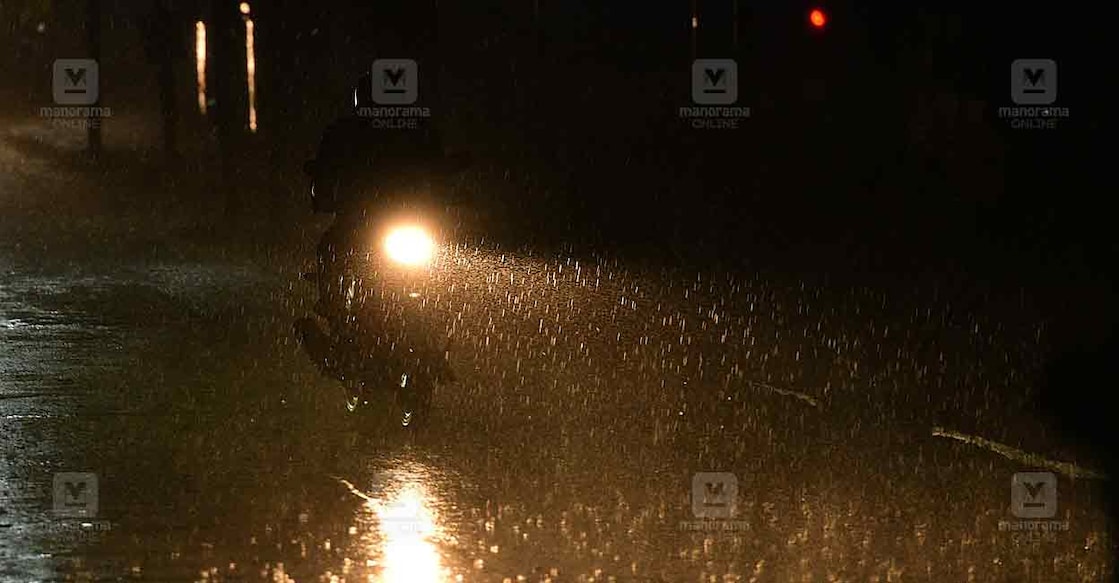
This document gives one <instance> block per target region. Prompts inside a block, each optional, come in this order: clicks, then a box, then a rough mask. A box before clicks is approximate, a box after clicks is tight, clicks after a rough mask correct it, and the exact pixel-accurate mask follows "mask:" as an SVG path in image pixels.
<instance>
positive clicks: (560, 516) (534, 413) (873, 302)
mask: <svg viewBox="0 0 1119 583" xmlns="http://www.w3.org/2000/svg"><path fill="white" fill-rule="evenodd" d="M25 259H26V258H20V257H13V258H6V259H5V265H4V272H5V273H6V275H5V277H4V279H3V282H2V284H0V345H2V347H3V349H2V350H3V351H2V352H0V373H2V376H0V419H2V422H0V451H3V452H4V457H3V459H2V460H0V557H2V558H3V561H0V565H2V566H0V579H3V580H8V579H11V580H50V579H54V578H65V577H71V578H81V577H121V578H128V577H136V578H141V579H145V580H151V581H177V580H189V581H195V580H198V581H206V580H215V581H216V580H273V581H281V580H287V579H285V578H291V579H292V580H296V581H306V580H325V581H332V580H347V581H355V580H362V581H365V580H369V581H380V580H383V581H444V580H462V581H519V580H526V581H545V580H552V581H578V580H584V581H591V580H594V581H603V580H656V581H680V580H697V579H702V580H718V581H747V580H759V581H767V580H777V581H787V580H792V579H800V580H866V579H871V578H875V577H877V578H879V580H889V579H890V578H897V577H899V576H903V577H905V578H906V579H913V580H966V579H968V578H973V579H974V580H984V581H986V580H1038V581H1058V580H1061V581H1063V580H1078V581H1079V580H1084V581H1092V580H1099V579H1100V578H1102V577H1103V576H1104V575H1105V574H1107V573H1110V569H1111V565H1110V562H1109V561H1110V558H1109V553H1108V545H1109V544H1110V543H1109V542H1108V538H1107V535H1106V532H1105V529H1104V517H1103V515H1102V511H1101V510H1100V495H1101V486H1100V484H1099V483H1098V482H1094V481H1075V482H1073V481H1068V480H1065V479H1064V478H1061V480H1062V481H1061V483H1060V488H1061V489H1060V494H1061V499H1060V504H1061V506H1060V514H1059V515H1058V517H1057V518H1058V519H1060V520H1067V521H1069V523H1070V529H1069V530H1068V531H1066V532H1058V533H1055V537H1054V538H1053V539H1052V540H1046V541H1040V542H1034V543H1030V544H1017V543H1016V542H1015V540H1014V537H1013V535H1012V533H1009V532H1000V531H999V529H998V523H999V521H1000V520H1012V517H1011V516H1010V515H1009V513H1008V511H1007V507H1008V504H1009V484H1010V477H1011V475H1012V474H1013V473H1014V472H1015V471H1020V470H1023V469H1030V468H1029V467H1022V466H1021V465H1020V464H1016V463H1014V462H1011V461H1008V460H1006V459H1003V458H1001V457H998V456H997V455H994V454H992V453H991V452H987V451H982V450H980V449H976V448H972V447H968V446H966V445H962V444H959V443H955V442H951V441H949V440H944V439H938V438H936V437H934V436H933V435H932V434H931V429H932V427H934V426H937V425H946V426H949V427H954V428H957V429H959V430H961V431H966V432H973V433H977V434H980V435H985V436H987V437H989V438H991V439H996V440H999V441H1004V442H1009V443H1013V444H1016V445H1017V446H1019V447H1021V448H1022V449H1025V450H1028V451H1035V452H1041V453H1042V454H1045V455H1049V456H1052V457H1054V458H1057V459H1074V458H1076V456H1081V457H1082V456H1083V454H1082V452H1075V451H1073V450H1070V449H1069V448H1068V446H1067V444H1063V443H1061V442H1059V441H1058V440H1057V439H1056V438H1055V437H1054V436H1052V435H1050V434H1049V433H1047V432H1045V431H1038V430H1037V423H1038V422H1037V421H1036V419H1035V418H1034V417H1032V416H1031V415H1032V414H1031V413H1030V410H1029V399H1030V398H1031V396H1032V394H1031V392H1030V387H1031V384H1030V383H1031V381H1032V378H1033V376H1032V375H1035V374H1036V371H1037V366H1038V364H1039V363H1038V360H1037V359H1038V352H1039V351H1040V350H1041V347H1042V345H1043V336H1044V327H1043V326H1041V325H1040V324H1039V323H1038V322H1037V321H1035V320H1032V319H1031V314H1030V313H1029V310H1028V306H1027V305H1026V304H1025V303H1018V304H1016V303H1015V301H1013V300H1014V298H1010V299H1005V298H989V299H984V298H980V297H975V296H973V297H970V298H969V297H966V296H964V297H963V299H960V298H961V295H960V294H959V293H958V290H957V291H953V290H947V291H945V290H941V291H937V292H935V293H936V294H939V295H940V300H938V301H932V300H929V299H927V298H925V297H922V296H920V295H918V294H917V292H914V293H913V294H912V295H909V296H906V295H890V294H889V293H886V292H883V291H879V290H872V289H870V288H865V289H864V288H860V289H827V288H823V287H821V288H819V289H818V288H816V287H812V286H808V285H800V284H798V283H786V284H782V283H778V282H775V281H769V280H766V279H765V278H763V277H760V276H749V277H747V276H743V275H731V274H716V275H714V276H701V277H697V276H696V275H695V274H687V275H682V274H675V273H667V272H649V273H644V272H641V271H639V270H636V269H634V270H627V269H625V268H624V267H623V266H619V265H615V264H603V265H588V264H583V263H579V264H578V265H576V263H575V262H574V260H571V261H569V260H566V259H558V260H557V259H550V260H549V259H542V258H537V257H516V256H513V255H505V256H504V257H503V256H502V255H501V254H496V253H489V252H482V253H475V252H474V250H471V249H465V248H464V249H460V250H459V254H458V255H457V256H456V261H455V262H453V265H454V267H453V268H449V269H448V271H446V272H445V274H444V275H445V278H446V279H444V280H442V281H441V282H439V283H438V284H437V285H436V286H435V287H436V288H437V289H432V290H429V296H430V295H432V294H431V293H430V292H436V293H435V294H434V295H435V296H436V299H434V300H432V309H433V310H434V311H435V313H437V314H442V315H443V316H444V317H445V318H446V321H447V322H449V323H450V325H451V326H452V328H453V330H452V332H451V337H452V340H453V344H452V351H451V358H452V362H453V364H454V366H455V370H456V373H457V374H458V375H459V382H458V383H456V384H454V385H451V386H447V387H442V388H441V389H440V390H439V391H438V392H437V394H436V395H435V407H436V411H435V413H434V415H433V417H432V418H431V419H430V420H429V425H428V426H427V427H425V428H421V429H419V430H418V431H415V432H409V433H405V432H402V431H400V430H399V429H397V428H395V427H394V425H393V420H392V419H391V418H389V417H388V416H387V415H386V416H383V417H381V416H376V415H368V416H364V417H358V418H353V417H347V416H345V415H343V414H342V404H341V399H340V392H339V390H338V389H337V387H335V386H333V385H332V384H331V383H330V382H329V381H328V380H326V379H322V378H320V377H319V376H318V375H317V373H316V371H315V370H314V369H313V367H312V366H311V364H310V363H309V362H308V361H307V359H306V358H305V357H304V355H303V354H302V353H301V352H300V350H299V348H298V346H296V344H295V342H294V339H293V338H292V337H291V335H290V332H289V330H290V325H291V322H292V319H293V317H294V316H296V315H302V314H304V313H306V311H307V308H306V304H305V303H304V301H309V294H308V293H307V292H308V291H309V290H305V289H303V288H302V287H301V285H302V284H301V283H299V282H297V281H295V280H296V278H295V277H294V274H295V273H296V272H297V270H298V266H297V265H287V264H275V265H271V266H269V265H268V264H266V263H263V262H256V263H254V262H236V261H232V260H218V259H216V258H215V259H208V260H199V261H195V262H179V263H167V262H163V263H160V262H137V263H134V264H129V263H126V262H122V263H110V262H106V263H102V264H90V263H87V262H82V263H81V268H78V267H76V266H75V264H70V263H66V262H57V263H51V264H47V265H42V266H40V265H37V264H34V266H32V265H33V264H31V263H28V262H27V261H26V260H25ZM913 287H914V289H920V286H919V285H916V284H915V285H914V286H913ZM894 291H896V290H894ZM952 293H954V294H955V296H953V298H954V299H945V296H949V295H950V294H952ZM960 302H964V303H965V304H967V303H968V302H970V304H968V305H966V306H963V305H960ZM984 302H986V303H984ZM965 307H966V309H965ZM1008 314H1009V315H1011V316H1013V317H1007V316H1008ZM64 471H89V472H93V473H95V474H96V475H97V478H98V484H99V489H100V500H99V511H98V514H97V517H96V518H97V520H96V521H93V524H94V526H95V527H96V526H98V525H101V526H105V527H107V528H108V530H107V531H104V532H93V531H92V530H91V529H86V530H85V531H81V532H80V533H75V532H72V531H63V528H64V527H63V526H60V525H68V524H71V523H68V522H66V521H61V520H59V519H57V518H55V517H54V516H53V515H52V514H51V507H52V506H51V503H52V500H51V498H52V491H51V484H52V476H53V475H54V474H55V473H56V472H64ZM703 471H715V472H733V473H734V474H735V475H736V476H737V480H738V492H739V498H740V499H739V512H738V514H737V515H736V516H735V520H734V521H733V522H731V523H728V524H729V526H728V528H727V530H724V531H716V532H712V531H702V530H696V529H695V528H694V526H695V525H696V524H697V523H701V522H702V521H697V519H696V517H695V516H693V515H692V506H691V500H690V497H691V494H692V476H693V474H694V473H696V472H703ZM732 527H733V528H732ZM522 577H523V579H522Z"/></svg>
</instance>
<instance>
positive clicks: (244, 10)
mask: <svg viewBox="0 0 1119 583" xmlns="http://www.w3.org/2000/svg"><path fill="white" fill-rule="evenodd" d="M240 8H241V14H248V13H249V3H248V2H242V3H241V6H240Z"/></svg>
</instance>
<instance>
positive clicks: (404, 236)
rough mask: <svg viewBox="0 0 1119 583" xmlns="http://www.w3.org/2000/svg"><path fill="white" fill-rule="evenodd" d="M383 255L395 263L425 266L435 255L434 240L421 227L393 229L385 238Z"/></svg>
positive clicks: (412, 226)
mask: <svg viewBox="0 0 1119 583" xmlns="http://www.w3.org/2000/svg"><path fill="white" fill-rule="evenodd" d="M385 253H386V254H387V255H388V256H389V259H392V260H393V261H395V262H397V263H401V264H404V265H417V266H418V265H427V264H428V263H430V262H431V258H432V257H433V256H434V255H435V240H434V239H433V238H432V237H431V235H430V234H429V233H428V232H427V230H425V229H424V228H423V227H418V226H415V225H407V226H400V227H395V228H393V229H391V230H389V232H388V235H386V236H385Z"/></svg>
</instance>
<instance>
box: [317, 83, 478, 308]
mask: <svg viewBox="0 0 1119 583" xmlns="http://www.w3.org/2000/svg"><path fill="white" fill-rule="evenodd" d="M372 81H373V80H372V76H371V75H370V74H368V73H367V74H365V75H363V76H362V77H361V78H360V79H359V80H358V82H357V83H356V84H355V86H354V89H353V94H352V107H351V110H350V112H349V113H348V114H347V115H345V116H343V117H342V118H340V119H338V120H336V121H335V122H333V123H332V124H331V125H330V126H328V127H327V129H326V130H325V131H324V133H323V138H322V141H321V143H320V145H319V149H318V153H317V155H316V157H315V159H314V160H311V161H310V162H308V164H307V166H306V170H307V172H308V173H309V174H310V175H311V178H312V186H311V204H312V208H313V209H314V211H315V212H317V213H333V214H334V215H335V220H334V222H333V224H332V225H331V226H330V228H329V229H328V230H327V231H326V233H324V234H323V237H322V239H321V241H320V243H319V246H318V249H317V256H318V267H319V269H318V279H319V292H320V302H319V305H318V306H317V309H316V311H317V312H318V313H319V314H320V315H323V316H327V317H328V318H329V317H330V316H329V311H330V310H331V309H332V308H333V307H334V306H332V305H331V304H333V303H335V302H334V301H333V300H334V299H336V298H338V296H339V294H340V293H341V292H342V290H341V289H337V288H338V285H337V283H338V277H337V275H338V274H340V273H343V272H344V270H345V264H346V262H347V261H348V260H350V259H351V258H352V257H353V254H354V252H355V251H357V250H359V249H360V247H359V246H360V244H361V243H362V241H363V240H364V238H363V236H364V234H365V233H364V228H365V226H366V225H367V224H368V223H369V219H370V218H371V215H373V214H375V213H378V212H384V211H386V210H387V209H389V208H391V207H392V206H393V204H394V203H396V202H397V201H400V200H407V201H410V202H416V201H432V200H438V199H439V198H441V197H442V195H444V194H445V192H446V186H445V178H446V177H447V176H448V175H449V174H450V173H452V172H455V171H456V170H460V169H461V167H462V164H463V162H462V160H461V159H459V158H456V157H450V156H447V155H445V153H444V149H443V142H442V139H441V136H440V134H439V132H438V128H437V127H436V126H435V125H434V124H433V123H432V121H431V119H430V118H429V117H427V116H423V115H420V114H418V112H419V111H421V110H426V108H424V107H422V106H419V105H417V106H415V107H413V106H392V105H382V104H377V103H375V102H374V101H373V84H372ZM400 109H405V110H409V111H410V112H411V115H406V116H396V115H389V113H391V112H392V111H394V110H396V111H399V110H400ZM386 112H388V113H386ZM428 113H430V111H429V110H428Z"/></svg>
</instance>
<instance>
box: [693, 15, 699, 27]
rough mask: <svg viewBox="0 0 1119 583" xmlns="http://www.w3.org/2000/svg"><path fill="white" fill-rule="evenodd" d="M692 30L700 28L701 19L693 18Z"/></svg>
mask: <svg viewBox="0 0 1119 583" xmlns="http://www.w3.org/2000/svg"><path fill="white" fill-rule="evenodd" d="M692 28H699V18H698V17H695V16H693V17H692Z"/></svg>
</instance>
